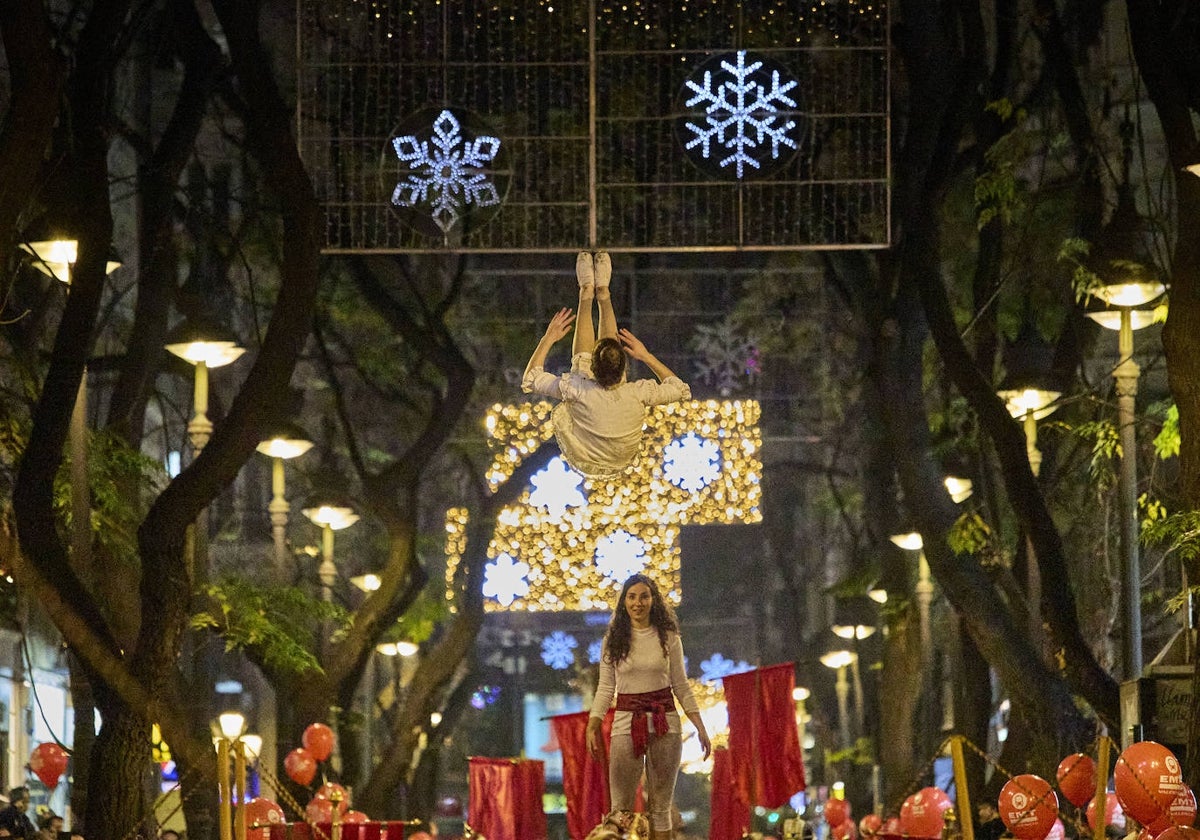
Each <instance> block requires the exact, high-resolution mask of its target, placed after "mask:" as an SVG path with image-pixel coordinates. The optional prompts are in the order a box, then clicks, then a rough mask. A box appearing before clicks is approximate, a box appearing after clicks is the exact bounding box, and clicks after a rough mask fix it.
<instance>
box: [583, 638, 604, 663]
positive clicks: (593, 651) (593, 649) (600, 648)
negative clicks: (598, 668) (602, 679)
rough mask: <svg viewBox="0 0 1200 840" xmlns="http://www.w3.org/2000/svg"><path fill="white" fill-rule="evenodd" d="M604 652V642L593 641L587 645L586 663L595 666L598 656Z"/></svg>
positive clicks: (598, 660) (599, 640)
mask: <svg viewBox="0 0 1200 840" xmlns="http://www.w3.org/2000/svg"><path fill="white" fill-rule="evenodd" d="M603 652H604V640H603V639H595V640H594V641H592V643H591V644H589V645H588V651H587V653H588V663H589V664H591V665H597V664H599V662H600V654H602V653H603Z"/></svg>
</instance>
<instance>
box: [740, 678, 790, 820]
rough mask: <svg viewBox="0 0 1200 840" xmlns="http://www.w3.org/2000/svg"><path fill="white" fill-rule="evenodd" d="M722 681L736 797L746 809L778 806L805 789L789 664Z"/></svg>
mask: <svg viewBox="0 0 1200 840" xmlns="http://www.w3.org/2000/svg"><path fill="white" fill-rule="evenodd" d="M723 682H724V684H725V703H726V705H727V706H728V708H729V758H730V762H731V764H732V767H733V777H734V778H733V781H734V785H735V787H736V788H737V792H738V796H739V798H740V799H741V800H742V801H744V802H746V803H748V804H753V805H763V806H765V807H767V808H779V807H782V806H783V805H784V804H785V803H786V802H787V801H788V800H789V799H791V798H792V796H793V795H794V794H795V793H796V792H797V791H801V790H804V787H805V782H804V759H803V757H802V756H801V752H800V733H799V730H797V728H796V706H795V701H794V700H793V699H792V689H793V688H795V687H796V677H795V674H794V673H793V670H792V663H790V662H787V663H784V664H782V665H771V666H769V667H766V668H757V669H755V670H753V671H747V672H746V673H744V674H732V675H730V676H728V677H725V678H724V680H723Z"/></svg>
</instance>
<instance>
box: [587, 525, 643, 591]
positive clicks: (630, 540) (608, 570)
mask: <svg viewBox="0 0 1200 840" xmlns="http://www.w3.org/2000/svg"><path fill="white" fill-rule="evenodd" d="M595 556H596V568H598V569H599V570H600V573H601V574H602V575H604V576H605V577H606V578H608V579H609V580H610V581H612V582H613V583H615V584H618V585H619V584H622V583H624V582H625V579H626V578H627V577H629V576H630V575H632V574H634V573H635V572H640V571H642V570H643V569H644V568H645V567H646V544H645V543H644V542H642V541H641V540H639V539H638V538H637V537H635V536H634V535H633V534H631V533H629V532H628V531H614V532H613V533H611V534H609V535H607V536H604V537H601V538H600V539H598V540H596V555H595Z"/></svg>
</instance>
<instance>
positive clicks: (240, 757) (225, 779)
mask: <svg viewBox="0 0 1200 840" xmlns="http://www.w3.org/2000/svg"><path fill="white" fill-rule="evenodd" d="M213 729H214V731H215V733H217V734H215V735H214V736H213V742H214V744H215V745H216V748H217V794H218V826H217V828H218V833H219V836H220V840H233V838H236V840H246V802H247V800H248V799H249V795H248V794H247V792H246V768H247V766H248V765H251V764H253V763H254V762H255V761H256V760H257V759H258V755H259V753H260V752H261V751H262V738H261V737H260V736H258V735H251V734H249V733H247V732H246V717H245V715H243V714H242V713H241V712H222V713H221V714H220V715H218V716H217V719H216V721H215V722H214V724H213ZM231 759H232V765H233V773H232V776H231V775H230V763H231ZM235 805H236V807H237V811H236V813H235V812H234V806H235Z"/></svg>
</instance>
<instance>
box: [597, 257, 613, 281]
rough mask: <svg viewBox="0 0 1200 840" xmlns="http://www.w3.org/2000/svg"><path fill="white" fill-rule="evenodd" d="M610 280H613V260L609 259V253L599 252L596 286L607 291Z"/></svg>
mask: <svg viewBox="0 0 1200 840" xmlns="http://www.w3.org/2000/svg"><path fill="white" fill-rule="evenodd" d="M610 280H612V260H610V259H609V258H608V252H607V251H599V252H597V254H596V286H597V287H599V288H601V289H607V288H608V282H609V281H610Z"/></svg>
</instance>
